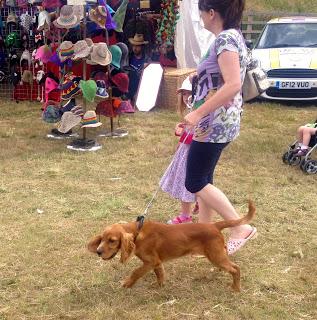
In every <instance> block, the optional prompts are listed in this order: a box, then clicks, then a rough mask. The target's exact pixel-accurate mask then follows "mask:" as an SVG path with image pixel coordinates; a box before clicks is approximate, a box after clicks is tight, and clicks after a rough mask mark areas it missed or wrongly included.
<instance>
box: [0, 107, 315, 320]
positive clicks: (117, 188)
mask: <svg viewBox="0 0 317 320" xmlns="http://www.w3.org/2000/svg"><path fill="white" fill-rule="evenodd" d="M39 108H40V107H39V105H38V104H35V103H34V104H31V103H20V104H15V103H4V102H0V119H1V120H0V150H1V153H0V172H1V180H0V208H1V209H0V243H1V246H0V257H1V260H0V319H1V320H2V319H6V320H7V319H8V320H11V319H32V320H33V319H94V320H95V319H167V318H168V319H216V320H218V319H224V320H228V319H229V320H231V319H234V320H236V319H237V320H238V319H239V320H240V319H255V320H258V319H294V320H295V319H296V320H298V319H316V317H317V313H316V307H315V305H316V285H317V281H316V277H315V272H316V264H317V258H316V246H317V242H316V241H317V238H316V236H315V233H316V232H315V231H316V227H317V225H316V217H315V215H316V207H317V198H316V188H315V186H316V178H317V177H316V175H315V176H308V175H305V174H304V173H303V172H301V170H300V169H299V168H298V167H290V166H287V165H284V164H283V163H282V161H281V156H282V154H283V152H284V151H285V150H286V149H287V146H288V144H289V143H291V142H292V141H293V140H294V139H295V132H296V128H297V127H298V126H299V125H301V124H303V123H306V122H309V121H312V120H314V119H315V118H316V111H317V108H316V107H314V106H306V107H304V108H299V107H296V106H287V105H279V104H269V103H254V104H251V105H246V107H245V112H244V115H243V122H242V123H243V125H242V130H241V135H240V137H239V138H238V139H237V140H236V141H235V142H234V143H232V145H230V147H228V149H227V150H226V151H225V152H224V154H223V156H222V159H221V161H220V163H219V166H218V167H217V171H216V176H215V183H216V185H217V186H218V187H219V188H221V189H222V190H223V191H224V192H225V193H226V194H227V195H228V197H229V198H230V200H231V201H232V202H233V204H234V206H235V207H236V208H237V209H238V211H239V212H240V213H241V214H243V213H245V212H246V209H247V199H248V198H252V199H254V201H255V204H256V207H257V217H256V219H255V221H254V224H255V225H256V227H257V228H258V231H259V237H258V238H257V239H256V240H255V241H252V242H250V243H249V244H248V245H247V246H246V247H245V248H244V249H243V250H241V252H240V253H239V254H237V255H236V256H234V257H233V258H232V259H233V261H235V262H236V263H238V264H239V265H240V267H241V274H242V281H241V282H242V289H243V291H242V293H240V294H234V293H232V292H231V291H230V290H229V287H228V284H229V283H230V281H231V279H230V278H229V277H228V275H227V274H225V273H221V272H218V271H217V270H213V269H212V266H211V265H210V264H209V263H208V262H207V261H205V260H204V259H195V258H183V259H179V260H176V261H174V262H171V263H167V264H166V271H167V282H166V285H165V287H164V288H158V287H157V286H156V284H155V279H154V276H153V275H152V274H149V275H147V276H146V277H145V278H143V279H141V280H140V281H139V282H138V283H137V284H136V286H135V287H134V288H133V289H131V290H125V289H123V288H121V284H120V281H121V280H122V279H124V278H125V277H126V275H127V274H128V273H130V272H131V271H132V269H133V268H134V267H135V266H136V265H138V264H139V261H137V259H133V260H132V261H130V262H129V263H128V264H127V265H121V264H120V263H119V261H118V260H117V259H115V260H114V261H111V262H103V261H100V260H99V259H98V258H97V257H96V256H94V255H92V254H90V253H89V252H87V249H86V245H87V242H88V241H89V239H90V238H91V237H92V236H94V235H95V234H96V233H99V232H100V231H101V230H102V229H103V228H104V227H105V226H106V225H107V224H110V223H114V222H117V221H120V220H126V221H132V220H134V219H135V218H136V216H137V215H138V214H140V213H142V212H143V210H144V208H145V206H146V204H147V203H148V201H149V200H150V199H151V197H152V194H153V192H154V191H155V189H156V187H157V183H158V181H159V178H160V177H161V175H162V173H163V172H164V170H165V168H166V167H167V165H168V163H169V161H170V159H171V157H172V155H173V153H174V151H175V147H176V144H177V139H176V138H175V136H174V133H173V128H174V125H175V122H176V121H177V120H178V118H177V115H176V114H175V113H174V112H173V111H168V110H165V111H159V110H158V111H153V112H149V113H136V114H134V115H128V116H125V117H123V118H122V120H121V122H122V124H123V125H124V126H125V127H126V128H127V129H128V130H129V135H128V136H127V137H125V138H122V139H106V138H98V141H99V142H100V143H101V144H102V146H103V148H102V149H101V150H100V151H98V152H92V153H77V152H73V151H69V150H67V149H66V144H67V142H68V141H65V140H57V141H56V140H49V139H47V138H46V134H47V133H48V132H49V130H50V129H51V128H52V126H51V125H48V124H46V123H44V122H43V121H42V120H41V118H40V110H39ZM102 122H104V126H103V127H101V128H99V129H92V131H91V132H89V135H90V136H91V137H94V136H95V135H96V134H97V133H98V132H100V131H102V130H104V129H105V128H106V127H109V120H108V119H106V118H102ZM113 178H120V179H113ZM178 208H179V203H178V202H177V201H175V200H173V199H171V198H170V197H168V196H167V195H166V194H163V193H162V192H161V193H159V194H158V197H157V199H156V201H155V202H154V205H153V207H152V208H151V209H150V211H149V219H153V220H158V221H166V220H167V219H168V218H170V217H171V216H172V215H174V214H175V213H177V212H178ZM38 209H40V210H42V211H43V212H42V213H39V212H41V211H38ZM300 252H302V254H303V256H301V254H300Z"/></svg>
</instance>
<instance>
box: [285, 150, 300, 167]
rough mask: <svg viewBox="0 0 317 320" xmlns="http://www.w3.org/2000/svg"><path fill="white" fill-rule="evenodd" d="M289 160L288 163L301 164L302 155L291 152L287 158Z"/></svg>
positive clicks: (292, 164)
mask: <svg viewBox="0 0 317 320" xmlns="http://www.w3.org/2000/svg"><path fill="white" fill-rule="evenodd" d="M287 162H288V164H290V165H291V166H297V165H299V164H300V162H301V157H300V156H296V155H294V154H292V153H291V154H290V155H289V156H288V158H287Z"/></svg>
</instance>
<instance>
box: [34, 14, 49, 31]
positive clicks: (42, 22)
mask: <svg viewBox="0 0 317 320" xmlns="http://www.w3.org/2000/svg"><path fill="white" fill-rule="evenodd" d="M38 21H39V23H38V27H37V31H42V30H45V31H47V30H49V29H50V25H51V16H50V15H49V13H48V12H47V11H46V10H43V11H40V13H39V17H38Z"/></svg>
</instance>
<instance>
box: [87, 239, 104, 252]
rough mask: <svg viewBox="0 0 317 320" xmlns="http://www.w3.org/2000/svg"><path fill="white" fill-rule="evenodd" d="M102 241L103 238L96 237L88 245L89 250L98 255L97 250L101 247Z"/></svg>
mask: <svg viewBox="0 0 317 320" xmlns="http://www.w3.org/2000/svg"><path fill="white" fill-rule="evenodd" d="M101 239H102V238H101V236H96V237H94V238H93V239H91V240H90V241H89V243H88V250H89V251H90V252H93V253H97V248H98V247H99V244H100V242H101Z"/></svg>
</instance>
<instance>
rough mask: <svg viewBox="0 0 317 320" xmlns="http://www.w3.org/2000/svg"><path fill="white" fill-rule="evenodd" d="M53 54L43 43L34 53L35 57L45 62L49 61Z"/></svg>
mask: <svg viewBox="0 0 317 320" xmlns="http://www.w3.org/2000/svg"><path fill="white" fill-rule="evenodd" d="M52 55H53V53H52V50H51V48H50V47H49V46H48V45H47V44H45V45H44V46H41V47H39V48H38V49H37V51H36V54H35V59H37V60H40V61H42V62H43V63H47V62H49V61H50V58H51V56H52Z"/></svg>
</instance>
